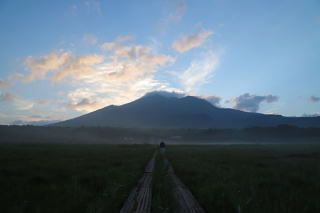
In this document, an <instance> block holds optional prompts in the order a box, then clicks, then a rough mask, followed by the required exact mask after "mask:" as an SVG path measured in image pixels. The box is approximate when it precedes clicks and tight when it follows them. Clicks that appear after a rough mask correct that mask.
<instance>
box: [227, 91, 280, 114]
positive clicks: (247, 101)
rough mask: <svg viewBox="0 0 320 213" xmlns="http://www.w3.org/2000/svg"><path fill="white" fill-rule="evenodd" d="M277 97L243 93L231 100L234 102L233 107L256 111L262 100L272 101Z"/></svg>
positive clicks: (276, 99)
mask: <svg viewBox="0 0 320 213" xmlns="http://www.w3.org/2000/svg"><path fill="white" fill-rule="evenodd" d="M278 99H279V98H278V97H277V96H274V95H264V96H259V95H250V94H249V93H245V94H243V95H240V96H238V97H236V98H234V99H232V100H231V102H234V106H233V108H234V109H239V110H243V111H248V112H257V111H258V110H259V108H260V104H261V103H262V102H267V103H272V102H276V101H278Z"/></svg>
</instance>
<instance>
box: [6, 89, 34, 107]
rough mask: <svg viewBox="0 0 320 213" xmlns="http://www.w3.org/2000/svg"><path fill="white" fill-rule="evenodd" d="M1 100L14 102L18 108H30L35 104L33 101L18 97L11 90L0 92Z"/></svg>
mask: <svg viewBox="0 0 320 213" xmlns="http://www.w3.org/2000/svg"><path fill="white" fill-rule="evenodd" d="M0 102H6V103H13V104H14V105H15V106H16V108H17V109H18V110H29V109H31V108H32V107H33V106H34V103H32V102H31V101H29V100H25V99H23V98H20V97H17V96H16V95H15V94H13V93H11V92H2V93H0Z"/></svg>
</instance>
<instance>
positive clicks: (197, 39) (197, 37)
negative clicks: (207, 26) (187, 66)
mask: <svg viewBox="0 0 320 213" xmlns="http://www.w3.org/2000/svg"><path fill="white" fill-rule="evenodd" d="M212 34H213V32H212V31H210V30H204V31H202V32H199V33H198V34H192V35H188V36H184V37H182V38H181V39H180V40H177V41H175V42H173V44H172V48H173V49H175V50H176V51H178V52H180V53H183V52H186V51H188V50H190V49H192V48H195V47H199V46H201V44H202V43H203V42H204V41H205V40H206V39H207V37H208V36H210V35H212Z"/></svg>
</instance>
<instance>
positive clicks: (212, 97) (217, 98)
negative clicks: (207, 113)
mask: <svg viewBox="0 0 320 213" xmlns="http://www.w3.org/2000/svg"><path fill="white" fill-rule="evenodd" d="M199 97H200V98H202V99H205V100H207V101H208V102H210V103H211V104H212V105H214V106H220V101H221V100H222V98H221V97H220V96H215V95H200V96H199Z"/></svg>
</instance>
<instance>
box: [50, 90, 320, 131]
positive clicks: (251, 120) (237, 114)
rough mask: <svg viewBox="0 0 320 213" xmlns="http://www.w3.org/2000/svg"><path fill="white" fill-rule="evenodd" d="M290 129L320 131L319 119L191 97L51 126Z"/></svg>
mask: <svg viewBox="0 0 320 213" xmlns="http://www.w3.org/2000/svg"><path fill="white" fill-rule="evenodd" d="M282 124H287V125H294V126H299V127H311V126H312V127H320V117H284V116H281V115H266V114H261V113H251V112H243V111H240V110H234V109H226V108H218V107H215V106H213V105H212V104H210V103H209V102H207V101H206V100H204V99H200V98H197V97H193V96H186V97H171V96H163V95H161V94H157V93H155V94H152V95H146V96H144V97H142V98H140V99H137V100H135V101H133V102H131V103H128V104H124V105H120V106H114V105H111V106H107V107H105V108H102V109H99V110H97V111H94V112H91V113H88V114H85V115H82V116H80V117H77V118H73V119H70V120H66V121H63V122H59V123H55V124H53V126H63V127H80V126H110V127H138V128H145V127H150V128H245V127H252V126H277V125H282Z"/></svg>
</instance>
